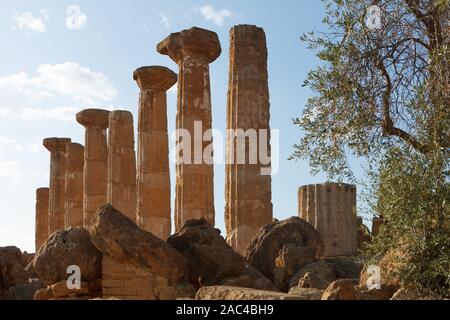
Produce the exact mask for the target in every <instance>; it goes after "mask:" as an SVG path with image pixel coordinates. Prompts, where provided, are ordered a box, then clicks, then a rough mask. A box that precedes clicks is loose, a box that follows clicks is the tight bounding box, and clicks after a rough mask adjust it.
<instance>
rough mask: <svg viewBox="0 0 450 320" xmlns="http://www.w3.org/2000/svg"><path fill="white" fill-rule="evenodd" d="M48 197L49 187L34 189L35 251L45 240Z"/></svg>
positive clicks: (47, 235)
mask: <svg viewBox="0 0 450 320" xmlns="http://www.w3.org/2000/svg"><path fill="white" fill-rule="evenodd" d="M48 197H49V188H39V189H37V190H36V220H35V223H36V229H35V232H36V233H35V250H36V251H35V252H36V253H37V252H38V251H39V248H40V247H41V246H42V245H43V244H44V242H45V241H47V239H48V237H49V236H50V235H49V232H48Z"/></svg>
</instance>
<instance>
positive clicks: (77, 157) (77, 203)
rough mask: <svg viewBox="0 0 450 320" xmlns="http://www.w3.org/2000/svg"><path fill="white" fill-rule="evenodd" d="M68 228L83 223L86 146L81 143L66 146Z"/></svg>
mask: <svg viewBox="0 0 450 320" xmlns="http://www.w3.org/2000/svg"><path fill="white" fill-rule="evenodd" d="M66 164H67V166H66V193H65V196H66V201H65V218H64V225H65V227H66V228H69V227H77V226H82V225H83V169H84V147H83V146H82V145H81V144H79V143H70V144H68V145H67V146H66Z"/></svg>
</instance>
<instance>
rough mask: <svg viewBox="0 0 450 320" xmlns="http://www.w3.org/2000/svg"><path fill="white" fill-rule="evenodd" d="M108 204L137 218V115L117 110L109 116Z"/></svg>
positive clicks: (133, 218) (130, 217)
mask: <svg viewBox="0 0 450 320" xmlns="http://www.w3.org/2000/svg"><path fill="white" fill-rule="evenodd" d="M108 144H109V147H108V166H109V168H108V203H109V204H111V205H112V206H114V207H115V208H117V210H119V211H120V212H122V213H123V214H124V215H126V216H127V217H128V218H129V219H131V220H132V221H134V220H135V219H136V190H137V189H136V153H135V151H134V129H133V115H132V113H131V112H129V111H122V110H117V111H113V112H111V114H110V115H109V139H108Z"/></svg>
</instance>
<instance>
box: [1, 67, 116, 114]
mask: <svg viewBox="0 0 450 320" xmlns="http://www.w3.org/2000/svg"><path fill="white" fill-rule="evenodd" d="M2 87H3V88H8V89H10V90H12V91H17V92H22V93H27V94H29V95H31V96H32V98H34V99H37V98H42V97H52V96H55V95H60V96H68V97H71V98H74V99H76V100H77V101H80V102H83V103H86V104H87V103H89V104H91V103H94V102H95V101H98V100H100V101H110V100H112V99H113V98H114V97H115V96H116V95H117V91H116V89H115V88H114V86H113V84H112V83H111V82H110V81H109V79H108V78H107V77H106V76H105V75H104V74H102V73H99V72H93V71H91V70H90V69H88V68H85V67H82V66H80V65H79V64H77V63H73V62H66V63H62V64H43V65H40V66H39V67H38V69H37V72H36V75H35V76H29V75H28V74H27V73H25V72H20V73H16V74H12V75H9V76H6V77H3V78H0V88H2ZM3 112H6V111H3Z"/></svg>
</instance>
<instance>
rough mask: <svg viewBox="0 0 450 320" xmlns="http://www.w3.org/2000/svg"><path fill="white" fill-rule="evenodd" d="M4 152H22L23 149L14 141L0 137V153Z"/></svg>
mask: <svg viewBox="0 0 450 320" xmlns="http://www.w3.org/2000/svg"><path fill="white" fill-rule="evenodd" d="M5 150H8V151H10V150H13V151H16V152H23V151H24V150H25V148H24V147H23V146H22V145H21V144H20V143H19V141H17V140H16V139H13V138H8V137H4V136H0V151H5Z"/></svg>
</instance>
